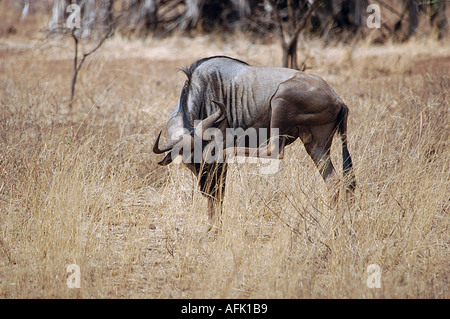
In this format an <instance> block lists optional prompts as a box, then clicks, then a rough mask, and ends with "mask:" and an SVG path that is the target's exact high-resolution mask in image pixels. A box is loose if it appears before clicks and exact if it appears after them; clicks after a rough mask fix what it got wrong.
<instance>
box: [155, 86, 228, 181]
mask: <svg viewBox="0 0 450 319" xmlns="http://www.w3.org/2000/svg"><path fill="white" fill-rule="evenodd" d="M185 89H186V87H185V88H183V93H182V96H181V98H180V101H178V104H177V107H176V108H175V109H174V111H173V112H172V113H171V115H170V117H169V120H168V121H167V128H168V131H169V134H170V135H171V137H172V140H171V141H169V142H167V143H165V144H164V145H162V146H159V140H160V137H161V133H162V131H160V132H159V134H158V137H157V138H156V141H155V144H154V145H153V152H154V153H155V154H163V153H166V152H168V153H167V155H166V156H165V157H164V159H163V160H162V161H160V162H159V163H158V164H159V165H162V166H166V165H168V164H170V163H172V161H173V160H174V158H175V157H176V156H178V155H182V162H183V163H184V164H185V165H186V166H187V167H188V168H189V169H190V170H191V171H192V172H193V173H194V174H196V175H197V174H198V173H199V170H200V163H201V159H197V158H194V157H195V152H194V148H196V149H197V150H200V152H198V154H202V151H203V149H205V147H206V146H207V145H208V144H209V143H210V142H211V138H207V137H206V138H204V135H205V134H204V133H205V131H207V130H208V129H210V128H213V127H214V128H219V129H220V128H223V127H224V125H225V124H226V117H225V116H224V115H225V105H224V104H223V103H221V102H218V101H213V102H214V103H215V104H216V105H217V106H219V109H218V110H217V111H216V112H215V113H213V114H211V115H210V116H208V117H206V118H205V119H203V120H201V121H199V122H198V123H195V124H196V125H195V127H194V124H193V123H191V122H190V121H189V119H188V117H187V116H186V110H185V108H184V106H185V105H184V103H185V101H183V98H184V96H183V95H184V94H185V93H186V92H185ZM179 113H181V114H179ZM180 115H181V116H180Z"/></svg>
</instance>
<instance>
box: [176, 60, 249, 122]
mask: <svg viewBox="0 0 450 319" xmlns="http://www.w3.org/2000/svg"><path fill="white" fill-rule="evenodd" d="M216 58H224V59H230V60H233V61H236V62H239V63H242V64H245V65H249V64H248V63H246V62H244V61H241V60H238V59H235V58H230V57H228V56H224V55H216V56H211V57H207V58H203V59H200V60H197V61H195V62H194V63H192V64H191V66H190V67H189V68H187V67H185V68H181V69H179V70H180V71H182V72H183V73H184V74H186V77H187V80H186V82H185V83H184V86H183V89H182V90H181V97H180V102H181V103H180V108H181V112H182V115H183V122H184V126H185V128H187V129H188V130H193V125H192V123H191V122H190V121H189V118H188V115H187V113H186V105H187V98H188V96H189V89H190V84H191V79H192V74H194V71H195V70H196V69H197V68H198V67H199V66H200V65H201V64H202V63H203V62H206V61H209V60H211V59H216Z"/></svg>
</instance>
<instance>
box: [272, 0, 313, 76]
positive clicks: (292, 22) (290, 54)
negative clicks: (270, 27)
mask: <svg viewBox="0 0 450 319" xmlns="http://www.w3.org/2000/svg"><path fill="white" fill-rule="evenodd" d="M319 4H320V1H319V0H315V1H314V3H313V4H312V5H311V6H310V7H309V9H308V11H307V12H306V13H305V14H304V16H303V17H302V20H301V21H300V23H298V24H297V16H296V14H295V9H294V4H293V1H292V0H288V1H287V5H288V18H289V21H288V23H289V26H288V33H289V35H288V40H286V37H285V35H284V30H283V25H282V22H281V17H280V13H279V12H278V9H277V7H276V5H274V4H273V3H272V4H271V5H272V7H273V10H274V12H275V18H276V25H277V29H278V35H279V37H280V41H281V48H282V50H283V56H282V60H283V61H282V62H283V67H286V68H292V69H298V64H297V43H298V37H299V35H300V32H301V31H302V30H303V29H304V28H305V27H306V24H307V22H308V20H309V18H310V17H311V15H312V13H313V12H314V10H315V9H316V8H317V7H318V6H319Z"/></svg>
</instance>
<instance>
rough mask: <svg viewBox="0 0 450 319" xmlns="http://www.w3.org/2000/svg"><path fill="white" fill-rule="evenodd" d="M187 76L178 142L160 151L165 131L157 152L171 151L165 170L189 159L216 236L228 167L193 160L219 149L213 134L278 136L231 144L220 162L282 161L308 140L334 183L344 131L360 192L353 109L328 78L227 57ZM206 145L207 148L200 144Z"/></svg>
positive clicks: (173, 121)
mask: <svg viewBox="0 0 450 319" xmlns="http://www.w3.org/2000/svg"><path fill="white" fill-rule="evenodd" d="M183 71H184V73H185V74H186V76H187V80H186V82H185V84H184V87H183V89H182V91H181V96H180V99H179V100H178V103H177V105H176V107H175V109H174V110H173V111H172V113H171V114H170V116H169V119H168V121H167V130H168V133H169V135H170V137H171V141H169V142H167V143H165V144H164V145H162V146H159V140H160V137H161V132H160V133H159V135H158V137H157V138H156V141H155V144H154V146H153V152H154V153H156V154H162V153H166V152H169V153H168V154H166V156H165V157H164V159H163V160H161V161H160V162H159V164H160V165H168V164H170V163H171V162H172V161H173V159H174V158H175V157H176V156H177V155H183V159H182V161H183V163H184V164H185V165H186V166H187V167H188V168H189V169H190V170H191V171H192V172H193V173H194V174H195V175H196V176H197V177H198V184H199V187H200V190H201V192H202V194H204V195H205V196H207V198H208V207H209V225H208V230H210V229H211V228H212V226H213V225H214V222H215V212H216V210H219V211H221V207H222V201H223V196H224V192H225V179H226V171H227V163H226V162H224V161H220V160H217V161H214V162H205V161H203V160H202V159H201V158H200V160H193V155H192V154H193V153H195V151H196V150H197V149H198V148H201V151H203V149H204V148H205V147H206V146H207V145H208V144H210V143H212V139H211V138H205V135H206V134H205V132H206V131H207V130H208V129H211V128H216V129H217V130H219V131H220V132H226V130H227V129H229V128H242V129H243V130H247V129H249V128H254V129H264V128H265V129H267V130H268V131H269V132H270V134H269V135H270V139H269V141H268V142H267V143H265V144H264V146H262V144H260V143H261V141H259V142H258V143H259V144H258V145H257V146H256V147H255V146H253V147H251V146H243V147H237V145H236V144H234V145H226V146H227V147H225V146H224V147H223V148H224V150H223V157H218V158H219V159H220V158H226V156H228V155H229V154H232V153H235V152H237V153H238V154H244V155H245V156H261V157H264V156H266V157H273V155H274V154H273V153H274V152H276V155H277V157H278V158H279V159H281V158H283V154H284V147H285V146H286V145H289V144H291V143H292V142H294V141H295V140H296V139H297V138H300V139H301V140H302V142H303V144H304V146H305V148H306V151H307V152H308V154H309V155H310V157H311V158H312V159H313V161H314V163H315V164H316V166H317V167H318V169H319V171H320V174H321V175H322V177H323V179H324V180H325V182H327V184H329V185H331V184H332V182H331V181H332V180H333V179H334V178H333V177H335V176H336V172H335V170H334V167H333V164H332V163H331V159H330V148H331V143H332V139H333V136H334V134H335V132H338V133H339V134H340V136H341V140H342V155H343V173H344V181H345V184H346V188H347V190H348V191H350V192H351V191H353V190H354V188H355V177H354V174H353V169H352V160H351V157H350V153H349V151H348V148H347V117H348V108H347V106H346V105H345V103H344V102H343V101H342V100H341V98H340V97H339V96H338V95H337V94H336V92H335V91H334V90H333V89H332V88H331V87H330V86H329V85H328V84H327V83H326V82H325V81H324V80H322V79H321V78H320V77H318V76H315V75H311V74H307V73H303V72H300V71H297V70H293V69H287V68H280V67H253V66H250V65H248V64H247V63H245V62H243V61H240V60H237V59H233V58H230V57H225V56H214V57H208V58H204V59H201V60H198V61H196V62H195V63H193V64H192V65H191V66H190V67H189V68H187V69H183ZM199 121H201V122H199ZM276 129H277V130H276ZM275 131H278V132H277V134H275V133H274V132H275ZM224 136H226V134H225V135H224ZM198 140H200V141H201V142H200V143H197V142H195V141H198ZM192 148H193V150H194V152H188V153H189V155H187V156H186V153H187V152H186V149H188V150H191V149H192ZM216 152H217V150H216ZM200 154H201V152H200ZM333 184H334V182H333Z"/></svg>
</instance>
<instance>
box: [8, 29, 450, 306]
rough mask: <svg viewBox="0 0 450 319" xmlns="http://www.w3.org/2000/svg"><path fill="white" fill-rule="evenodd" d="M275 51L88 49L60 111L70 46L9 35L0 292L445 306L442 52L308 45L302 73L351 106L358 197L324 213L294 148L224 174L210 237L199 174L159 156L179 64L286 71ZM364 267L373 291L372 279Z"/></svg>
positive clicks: (437, 48) (237, 44) (201, 45)
mask: <svg viewBox="0 0 450 319" xmlns="http://www.w3.org/2000/svg"><path fill="white" fill-rule="evenodd" d="M280 51H281V50H280V48H279V45H278V44H273V45H251V44H249V43H248V42H247V41H246V39H244V38H238V39H234V40H233V41H232V42H221V41H218V40H215V39H214V38H209V37H203V38H197V39H195V40H192V39H191V40H189V39H184V38H172V39H168V40H151V41H150V40H149V41H145V42H142V41H134V42H132V41H126V40H123V39H119V38H115V39H112V40H110V41H109V42H107V43H106V44H105V45H104V46H103V47H102V48H101V49H100V50H99V51H98V52H96V53H95V54H94V55H93V56H91V57H89V59H88V62H87V64H86V65H85V66H84V68H83V70H82V71H81V73H80V78H79V81H78V84H77V93H76V98H77V102H76V103H75V105H74V107H73V110H72V112H69V109H68V103H67V98H68V97H69V93H70V81H71V76H72V64H73V61H72V57H73V43H72V42H71V41H70V39H69V40H68V41H63V40H61V41H47V42H42V41H38V40H23V39H18V38H11V37H10V38H4V39H1V40H0V297H3V298H52V297H56V298H123V297H124V298H137V297H143V298H405V297H406V298H416V297H417V298H448V297H449V281H448V280H449V278H448V275H449V263H450V259H449V250H448V249H449V245H450V236H449V228H448V227H449V204H450V201H449V195H450V192H449V177H450V174H449V155H450V154H449V142H448V134H449V129H450V128H449V86H450V77H449V74H450V72H449V71H450V69H449V65H450V55H449V52H450V46H449V45H448V44H443V43H437V42H434V41H432V40H426V41H423V42H419V41H412V42H410V43H406V44H403V45H392V44H388V45H385V46H381V47H375V46H369V45H365V44H364V43H359V44H356V46H355V47H354V48H353V49H350V48H347V47H343V46H342V47H340V46H338V47H329V48H323V47H322V46H321V45H320V44H319V43H315V42H306V43H302V45H301V47H300V51H301V52H300V58H299V59H302V60H303V59H305V58H306V57H308V58H309V59H308V62H307V64H308V66H309V67H310V69H308V70H307V72H310V73H314V74H317V75H320V76H322V77H323V78H324V79H325V80H326V81H327V82H328V83H329V84H330V85H331V86H332V87H333V88H334V89H335V90H336V91H337V92H338V94H339V95H340V96H341V97H342V98H343V99H344V101H345V102H346V104H347V105H348V106H349V108H350V118H349V147H350V152H351V154H352V156H353V159H354V165H355V173H356V177H357V183H358V185H357V191H356V198H355V204H354V205H353V206H350V205H348V204H347V203H346V202H345V201H344V200H343V199H340V200H339V202H338V206H337V207H336V208H333V209H332V208H329V206H328V202H327V197H326V192H325V190H324V185H323V182H322V180H321V178H320V176H319V174H318V172H317V170H316V169H315V168H314V166H313V164H312V162H311V160H310V159H309V157H308V156H307V154H306V152H305V151H304V148H303V146H302V144H301V143H300V141H297V142H296V143H294V144H293V145H291V146H289V147H288V148H287V150H286V156H285V159H284V160H283V162H282V164H281V168H280V171H279V172H278V173H276V174H274V175H263V174H260V171H259V169H258V164H235V165H232V167H231V169H230V171H229V173H228V174H229V175H228V188H227V191H226V195H225V196H226V197H225V203H224V214H223V216H222V223H221V227H220V230H219V231H218V232H217V233H216V234H210V235H207V236H204V234H203V233H202V231H201V230H202V229H203V226H204V224H205V223H206V200H205V199H204V198H203V197H202V195H200V194H199V193H198V191H197V189H196V187H195V179H194V178H193V176H192V175H191V173H190V172H189V171H188V170H187V169H186V168H183V167H180V166H177V165H171V166H169V167H158V166H157V165H156V162H157V161H158V160H159V159H160V157H158V156H156V155H153V154H152V153H151V147H152V143H153V141H154V139H155V135H156V133H157V132H158V131H159V130H160V129H162V128H164V126H165V120H166V119H167V117H168V115H169V113H170V111H171V110H172V109H173V107H174V106H175V104H176V102H177V99H178V96H179V92H180V90H181V88H182V85H183V82H184V80H185V78H184V75H183V74H182V72H178V71H177V68H180V67H183V66H188V65H189V64H190V63H192V62H194V61H195V60H196V59H198V58H201V57H204V56H208V55H213V54H225V55H231V56H233V57H236V58H240V59H243V60H246V61H248V62H250V63H251V64H253V65H279V64H280V61H281V57H280V56H281V52H280ZM165 138H167V135H165ZM337 141H338V140H336V142H335V143H334V145H333V161H334V163H335V166H336V167H337V168H338V169H339V168H340V167H341V166H342V165H341V163H342V162H341V161H342V160H341V154H340V147H339V146H340V143H337ZM339 174H340V175H341V174H342V172H341V170H339ZM69 264H77V265H79V266H80V270H81V288H79V289H76V288H74V289H70V288H68V286H67V284H66V280H67V278H68V275H69V273H67V271H66V267H67V265H69ZM370 264H377V265H379V267H380V269H381V288H369V287H368V286H367V284H366V280H367V278H368V275H369V274H368V272H367V267H368V266H369V265H370Z"/></svg>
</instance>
